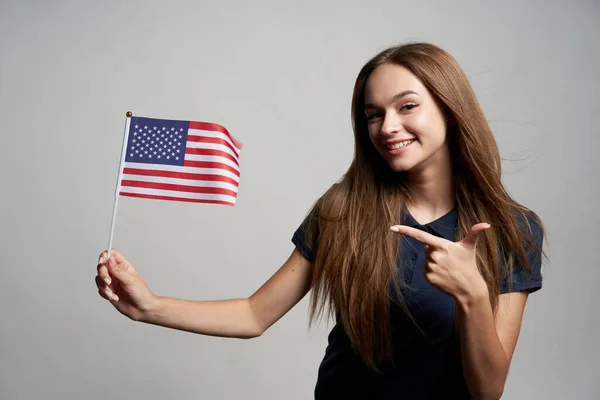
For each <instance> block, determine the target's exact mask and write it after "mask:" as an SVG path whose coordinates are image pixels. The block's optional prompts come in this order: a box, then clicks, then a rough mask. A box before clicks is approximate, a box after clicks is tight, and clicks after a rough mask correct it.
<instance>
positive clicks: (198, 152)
mask: <svg viewBox="0 0 600 400" xmlns="http://www.w3.org/2000/svg"><path fill="white" fill-rule="evenodd" d="M188 154H191V155H202V156H217V157H223V158H226V159H228V160H231V162H233V163H234V164H235V165H236V166H239V165H240V164H239V162H238V160H237V158H235V157H234V156H232V155H231V154H229V153H224V152H222V151H220V150H211V149H191V148H187V149H185V159H186V160H190V157H188Z"/></svg>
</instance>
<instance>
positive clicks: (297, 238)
mask: <svg viewBox="0 0 600 400" xmlns="http://www.w3.org/2000/svg"><path fill="white" fill-rule="evenodd" d="M318 237H319V214H318V211H317V208H316V207H315V208H313V209H312V210H311V212H310V213H309V214H308V215H307V216H306V217H305V218H304V221H302V224H300V226H299V227H298V229H296V231H295V232H294V235H293V236H292V243H294V245H295V246H296V248H297V249H298V251H300V253H301V254H302V255H303V256H304V257H305V258H306V259H307V260H308V261H310V262H314V261H315V258H316V255H317V244H318Z"/></svg>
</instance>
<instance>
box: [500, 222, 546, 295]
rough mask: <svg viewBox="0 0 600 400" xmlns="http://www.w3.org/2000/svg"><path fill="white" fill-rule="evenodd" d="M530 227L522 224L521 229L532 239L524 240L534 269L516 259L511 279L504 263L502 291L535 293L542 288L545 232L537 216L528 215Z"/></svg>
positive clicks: (501, 273)
mask: <svg viewBox="0 0 600 400" xmlns="http://www.w3.org/2000/svg"><path fill="white" fill-rule="evenodd" d="M527 219H528V222H529V227H531V233H530V230H529V227H526V226H522V227H521V229H522V231H523V233H524V234H525V235H528V236H529V235H530V237H531V240H525V241H524V244H523V245H524V247H525V253H526V254H527V259H528V260H529V264H530V265H531V267H532V269H533V271H530V270H528V269H526V268H523V266H520V265H519V264H518V260H517V259H515V264H514V266H513V268H512V280H511V281H510V287H509V281H508V276H507V273H506V265H504V264H503V265H502V268H501V269H500V271H499V272H500V293H501V294H502V293H509V292H522V291H525V292H528V293H533V292H536V291H538V290H540V289H541V288H542V273H541V269H542V246H543V242H544V234H543V231H542V228H541V226H540V224H539V223H538V222H537V218H531V217H528V218H527Z"/></svg>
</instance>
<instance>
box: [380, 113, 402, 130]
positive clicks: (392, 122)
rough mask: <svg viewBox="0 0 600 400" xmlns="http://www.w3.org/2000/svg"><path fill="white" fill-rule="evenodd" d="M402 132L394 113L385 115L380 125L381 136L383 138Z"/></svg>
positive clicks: (400, 123) (400, 122) (400, 124)
mask: <svg viewBox="0 0 600 400" xmlns="http://www.w3.org/2000/svg"><path fill="white" fill-rule="evenodd" d="M401 130H402V121H400V118H398V116H396V115H394V113H386V115H385V117H384V119H383V123H382V124H381V134H382V135H383V136H394V135H395V134H397V133H398V132H400V131H401Z"/></svg>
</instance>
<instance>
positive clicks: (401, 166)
mask: <svg viewBox="0 0 600 400" xmlns="http://www.w3.org/2000/svg"><path fill="white" fill-rule="evenodd" d="M399 161H400V160H388V162H387V164H388V166H389V167H390V169H391V170H392V171H394V172H409V171H410V170H411V169H413V168H414V167H415V165H414V163H407V162H399Z"/></svg>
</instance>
